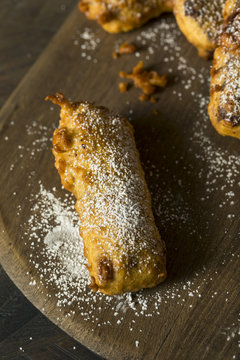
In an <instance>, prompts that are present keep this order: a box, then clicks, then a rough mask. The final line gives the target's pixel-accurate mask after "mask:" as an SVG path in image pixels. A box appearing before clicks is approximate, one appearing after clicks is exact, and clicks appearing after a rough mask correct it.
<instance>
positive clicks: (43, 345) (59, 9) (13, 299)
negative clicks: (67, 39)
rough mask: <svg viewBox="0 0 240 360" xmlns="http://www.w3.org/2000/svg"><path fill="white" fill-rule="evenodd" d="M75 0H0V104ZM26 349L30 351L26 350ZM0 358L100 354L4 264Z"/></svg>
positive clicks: (89, 359)
mask: <svg viewBox="0 0 240 360" xmlns="http://www.w3.org/2000/svg"><path fill="white" fill-rule="evenodd" d="M76 4H77V0H1V1H0V107H2V106H3V105H4V103H5V102H6V101H7V99H8V97H9V95H10V94H11V93H12V92H13V91H14V89H15V88H16V87H17V85H18V83H19V82H20V81H21V79H22V78H23V77H24V75H25V74H26V73H27V71H28V70H29V69H30V67H31V66H32V64H33V63H34V62H35V61H36V59H37V58H38V56H39V55H40V54H41V52H42V51H43V50H44V48H45V47H46V46H47V44H48V43H49V41H50V40H51V38H52V37H53V35H54V34H55V32H56V31H57V30H58V29H59V27H60V26H61V24H62V23H63V22H64V20H65V18H66V17H67V16H68V14H69V13H70V11H71V10H72V9H73V7H74V6H76ZM26 353H27V354H26ZM0 359H1V360H5V359H6V360H16V359H27V360H38V359H39V360H50V359H51V360H55V359H59V360H60V359H61V360H65V359H66V360H67V359H74V360H77V359H86V360H97V359H100V357H98V356H97V355H94V354H93V353H92V352H90V351H89V350H87V349H86V348H84V347H83V346H81V345H80V344H79V343H78V342H76V341H75V340H73V339H72V338H70V337H69V336H68V335H66V334H65V333H64V332H63V331H62V330H60V329H59V328H58V327H57V326H55V325H54V324H52V323H51V322H50V321H49V320H48V319H47V318H46V317H45V316H44V315H42V314H41V313H40V312H39V311H38V310H37V309H36V308H35V307H34V306H33V305H32V304H31V303H30V302H29V301H28V300H27V299H26V298H25V297H24V295H23V294H22V293H21V292H20V291H19V290H18V289H17V287H16V286H15V285H14V284H13V282H12V281H11V280H10V279H9V278H8V276H7V275H6V273H5V272H4V270H3V268H2V267H1V266H0Z"/></svg>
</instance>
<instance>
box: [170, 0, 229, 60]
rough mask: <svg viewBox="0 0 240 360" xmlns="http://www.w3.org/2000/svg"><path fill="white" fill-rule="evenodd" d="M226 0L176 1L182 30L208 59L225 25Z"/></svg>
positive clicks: (176, 9) (177, 14) (200, 53)
mask: <svg viewBox="0 0 240 360" xmlns="http://www.w3.org/2000/svg"><path fill="white" fill-rule="evenodd" d="M225 1H226V0H175V2H174V13H175V16H176V20H177V22H178V25H179V28H180V30H181V31H182V32H183V34H184V35H185V36H186V38H187V39H188V41H189V42H190V43H192V44H193V45H194V46H195V47H196V48H197V49H198V53H199V55H200V56H201V57H203V58H205V59H208V58H209V57H210V56H211V55H212V53H213V51H214V49H215V47H216V40H217V37H218V35H219V33H220V31H221V29H222V24H223V16H222V12H223V7H224V4H225Z"/></svg>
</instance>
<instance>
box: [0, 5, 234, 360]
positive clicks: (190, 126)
mask: <svg viewBox="0 0 240 360" xmlns="http://www.w3.org/2000/svg"><path fill="white" fill-rule="evenodd" d="M124 41H129V42H131V41H132V42H134V43H136V44H137V46H138V49H139V50H138V52H137V54H134V55H127V56H122V57H120V58H118V59H117V60H113V58H112V51H113V50H114V49H115V47H116V46H117V45H118V44H120V43H122V42H124ZM139 60H143V61H144V63H145V65H146V67H149V68H152V69H155V70H157V71H159V73H161V74H167V76H168V85H167V87H166V89H164V90H162V91H161V92H160V93H159V94H158V96H157V97H158V99H159V101H158V102H157V103H156V104H152V103H141V102H140V101H139V100H138V96H139V95H140V91H139V90H138V89H134V88H131V89H130V90H129V91H128V92H127V93H125V94H121V93H120V92H119V90H118V83H119V81H120V79H119V77H118V73H119V71H120V70H124V71H127V72H128V71H129V72H130V70H131V69H132V67H133V66H135V65H136V64H137V62H138V61H139ZM209 67H210V62H205V61H204V60H202V59H200V58H199V57H198V55H197V53H196V51H195V49H194V48H193V47H192V46H191V45H190V44H189V43H187V41H186V40H185V39H184V37H183V36H182V35H181V34H180V32H179V31H178V29H177V26H176V24H175V20H174V18H173V17H172V16H171V15H167V16H165V17H163V18H162V19H158V20H156V21H154V22H151V23H150V24H147V25H146V26H144V27H143V28H141V29H139V30H136V31H133V32H131V33H129V34H120V35H109V34H107V33H105V32H104V31H103V30H102V29H101V28H100V27H99V26H98V25H97V24H95V23H94V22H89V21H88V20H86V19H85V18H84V16H83V15H82V14H80V13H79V12H78V10H77V9H75V10H74V11H73V12H72V13H71V14H70V16H69V17H68V18H67V20H66V22H65V23H64V24H63V26H62V27H61V29H60V30H59V32H58V33H57V34H56V36H55V37H54V38H53V40H52V41H51V43H50V45H49V46H48V47H47V48H46V49H45V51H44V52H43V54H42V55H41V57H40V58H39V59H38V61H37V62H36V63H35V65H34V66H33V67H32V69H31V70H30V71H29V72H28V74H27V75H26V76H25V78H24V79H23V81H22V82H21V83H20V85H19V86H18V87H17V89H16V90H15V91H14V93H13V94H12V96H11V97H10V98H9V100H8V101H7V103H6V104H5V106H4V107H3V108H2V110H1V113H0V124H1V128H0V129H1V142H0V153H1V162H0V170H1V177H0V211H1V217H0V234H1V236H0V241H1V252H0V260H1V263H2V265H3V267H4V269H5V270H6V272H7V273H8V274H9V276H10V277H11V278H12V280H13V281H14V282H15V284H16V285H17V286H18V287H19V289H20V290H21V291H22V292H23V293H24V294H25V295H26V297H27V298H28V299H29V300H30V301H31V302H32V303H33V304H34V305H35V306H36V307H37V308H38V309H40V310H41V311H42V312H43V313H44V314H45V315H46V316H48V317H49V319H51V320H52V321H53V322H54V323H55V324H57V325H58V326H59V327H61V328H62V329H63V330H65V331H66V332H67V333H68V334H70V335H71V336H73V337H74V338H75V339H77V340H79V341H80V342H81V343H82V344H84V345H86V346H87V347H89V348H90V349H92V350H93V351H95V352H97V353H98V354H100V355H102V356H103V357H105V358H107V359H164V360H165V359H178V360H179V359H211V360H212V359H224V360H225V359H234V358H235V359H237V358H239V356H240V355H239V354H240V347H239V346H240V336H239V329H240V322H239V318H240V300H239V298H240V297H239V295H240V289H239V276H240V270H239V269H240V266H239V263H240V245H239V243H240V241H239V240H240V220H239V210H240V204H239V194H240V191H239V184H240V179H239V170H240V160H239V152H240V150H239V145H238V141H237V140H235V139H231V138H223V137H220V136H219V135H218V134H217V133H216V132H215V130H214V129H213V128H212V127H211V125H210V123H209V121H208V118H207V114H206V106H207V96H208V91H209V76H208V74H209ZM56 91H61V92H63V93H64V94H65V95H66V96H67V97H69V98H71V99H73V100H89V101H95V102H96V103H97V104H99V105H104V106H107V107H109V108H110V109H112V110H114V111H116V112H120V113H121V114H123V115H126V116H128V117H129V118H130V120H131V121H132V123H133V125H134V128H135V136H136V141H137V145H138V148H139V151H140V154H141V159H142V162H143V166H144V169H145V172H146V179H147V182H148V184H149V187H150V190H151V193H152V198H153V208H154V213H155V216H156V222H157V225H158V227H159V229H160V232H161V234H162V237H163V238H164V240H165V242H166V245H167V250H168V254H167V259H168V279H167V280H166V282H165V283H164V284H162V285H161V286H159V287H158V288H157V289H153V290H148V291H143V292H142V293H141V294H140V295H139V294H138V295H134V296H132V297H131V298H130V297H129V296H125V297H115V298H112V299H110V298H107V297H104V296H100V295H98V294H97V295H93V293H92V292H91V291H90V290H89V289H88V288H87V287H86V288H84V289H83V288H82V289H81V291H80V292H79V296H78V294H77V297H78V299H77V301H76V302H74V301H73V302H70V304H69V305H68V304H65V305H64V296H65V290H64V288H63V287H62V288H60V289H59V287H57V285H56V283H54V281H55V282H56V281H57V280H58V279H56V278H55V280H54V281H53V282H52V283H50V282H49V281H48V277H50V276H51V271H52V273H54V274H55V273H56V271H55V270H56V268H57V267H58V263H57V262H56V263H54V262H52V264H51V266H52V269H50V268H48V270H49V271H50V273H48V274H47V275H46V276H45V275H44V276H42V277H41V276H40V275H41V274H42V272H41V270H43V269H45V268H46V262H47V261H48V259H46V253H45V252H44V249H45V244H44V236H43V235H41V234H44V231H43V232H40V235H39V234H37V235H36V238H35V243H34V244H35V246H33V245H32V239H33V233H34V232H35V229H34V224H35V223H34V221H35V222H36V219H40V220H39V221H42V222H40V225H41V226H42V227H43V228H44V227H46V229H48V228H49V224H51V222H52V218H51V215H49V218H48V217H47V215H45V221H47V222H49V224H48V223H45V224H44V222H43V220H42V219H43V214H42V208H41V206H39V205H38V203H39V193H40V190H41V186H42V187H44V189H46V191H47V192H48V193H51V192H53V193H54V196H55V198H54V199H56V198H59V199H60V200H59V201H62V202H61V204H62V206H63V207H64V204H65V202H64V199H65V200H66V192H65V190H63V189H62V188H61V185H60V180H59V176H58V174H57V172H56V170H55V169H54V159H53V156H52V154H51V141H50V138H51V135H52V131H53V129H54V127H56V126H57V124H58V116H59V115H58V109H55V108H52V105H50V104H49V103H46V102H44V100H43V99H44V97H45V96H46V95H48V94H49V93H55V92H56ZM53 187H56V189H55V190H53ZM54 201H55V200H54ZM68 201H70V202H71V198H70V200H68ZM66 206H67V205H66ZM45 210H46V209H45ZM34 219H35V220H34ZM45 235H46V234H45ZM36 244H37V246H36ZM33 259H35V260H36V259H37V262H36V261H35V260H34V261H33ZM36 263H37V266H36ZM39 269H40V270H39ZM57 274H58V275H57V276H59V277H61V271H59V272H57ZM50 284H51V285H50ZM60 297H61V301H60V306H57V305H59V298H60ZM87 315H89V316H87Z"/></svg>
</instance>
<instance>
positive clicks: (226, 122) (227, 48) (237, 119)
mask: <svg viewBox="0 0 240 360" xmlns="http://www.w3.org/2000/svg"><path fill="white" fill-rule="evenodd" d="M224 16H225V18H226V24H225V27H224V30H223V32H222V34H221V36H220V37H219V39H218V47H217V48H216V50H215V53H214V60H213V66H212V69H211V88H210V102H209V106H208V113H209V117H210V120H211V122H212V124H213V126H214V127H215V128H216V130H217V131H218V132H219V134H221V135H227V136H232V137H236V138H238V139H239V138H240V83H239V79H240V9H239V1H233V0H231V1H227V3H226V7H225V9H224Z"/></svg>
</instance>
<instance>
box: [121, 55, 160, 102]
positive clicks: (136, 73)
mask: <svg viewBox="0 0 240 360" xmlns="http://www.w3.org/2000/svg"><path fill="white" fill-rule="evenodd" d="M119 76H120V77H122V78H125V79H130V80H132V81H133V82H134V86H135V87H138V88H140V89H141V90H142V91H143V93H142V94H141V95H140V97H139V98H140V100H141V101H148V100H149V99H150V98H151V95H152V94H155V93H156V92H157V90H158V89H159V88H164V87H165V86H166V85H167V78H166V75H159V74H158V73H157V72H156V71H153V70H150V71H148V70H145V69H144V64H143V62H142V61H139V63H138V64H137V65H136V66H135V67H134V68H133V70H132V73H131V74H128V73H126V72H125V71H120V73H119Z"/></svg>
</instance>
